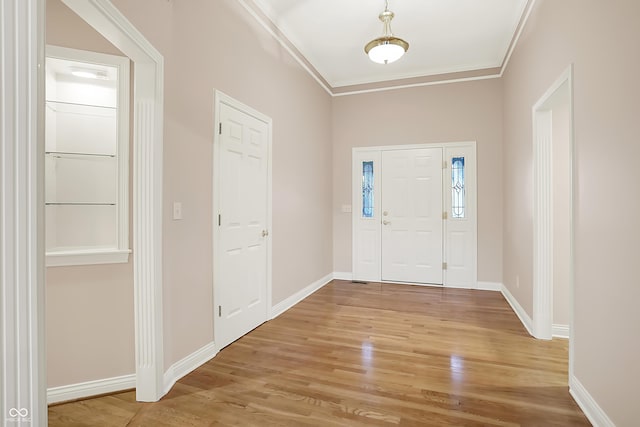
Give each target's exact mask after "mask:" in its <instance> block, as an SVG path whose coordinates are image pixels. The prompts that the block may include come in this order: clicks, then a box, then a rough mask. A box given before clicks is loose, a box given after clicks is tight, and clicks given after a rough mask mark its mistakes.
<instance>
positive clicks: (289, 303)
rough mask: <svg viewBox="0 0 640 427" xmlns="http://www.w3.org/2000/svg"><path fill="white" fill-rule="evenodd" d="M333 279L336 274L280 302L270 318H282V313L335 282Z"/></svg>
mask: <svg viewBox="0 0 640 427" xmlns="http://www.w3.org/2000/svg"><path fill="white" fill-rule="evenodd" d="M333 277H334V273H329V274H327V275H326V276H324V277H323V278H322V279H320V280H316V281H315V282H313V283H312V284H310V285H309V286H307V287H306V288H304V289H301V290H299V291H298V292H296V293H295V294H293V295H291V296H290V297H289V298H286V299H285V300H283V301H280V302H279V303H278V304H276V305H274V306H273V307H271V316H270V318H271V319H275V318H276V317H278V316H280V315H281V314H282V313H284V312H285V311H287V310H289V309H290V308H291V307H293V306H294V305H296V304H297V303H299V302H300V301H302V300H303V299H305V298H306V297H308V296H309V295H311V294H312V293H314V292H315V291H317V290H318V289H320V288H322V287H323V286H325V285H326V284H328V283H329V282H331V281H332V280H333Z"/></svg>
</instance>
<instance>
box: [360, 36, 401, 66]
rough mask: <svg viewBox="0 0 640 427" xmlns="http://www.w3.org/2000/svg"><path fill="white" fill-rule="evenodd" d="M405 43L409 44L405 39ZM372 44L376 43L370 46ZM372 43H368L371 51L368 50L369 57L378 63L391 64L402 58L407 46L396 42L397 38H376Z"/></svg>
mask: <svg viewBox="0 0 640 427" xmlns="http://www.w3.org/2000/svg"><path fill="white" fill-rule="evenodd" d="M398 40H399V39H398ZM374 42H375V43H374ZM403 43H404V44H405V45H407V43H406V42H404V41H403ZM370 44H374V45H373V46H372V47H369V45H370ZM370 44H369V45H367V47H369V51H368V52H367V54H368V55H369V59H371V60H372V61H373V62H376V63H378V64H390V63H392V62H395V61H397V60H398V59H400V58H401V57H402V55H404V53H405V51H406V47H404V46H403V45H401V44H400V43H396V40H394V39H391V40H380V39H376V40H374V41H373V42H371V43H370ZM407 47H408V45H407ZM365 50H366V49H365Z"/></svg>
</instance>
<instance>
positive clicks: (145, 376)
mask: <svg viewBox="0 0 640 427" xmlns="http://www.w3.org/2000/svg"><path fill="white" fill-rule="evenodd" d="M62 2H63V3H64V4H65V5H66V6H67V7H69V8H70V9H71V10H72V11H73V12H75V13H76V14H77V15H78V16H79V17H80V18H82V19H83V20H84V21H85V22H86V23H87V24H89V25H90V26H91V27H93V28H94V29H95V30H96V31H97V32H98V33H99V34H101V35H102V36H103V37H104V38H105V39H106V40H108V41H109V42H110V43H112V44H113V45H114V46H115V47H116V48H117V49H119V50H120V51H121V52H122V53H123V54H124V55H125V56H127V57H129V58H130V59H131V61H132V62H133V64H134V67H135V71H134V73H133V88H134V90H133V99H134V101H133V111H134V114H133V129H134V132H133V141H132V143H133V186H132V187H133V199H132V200H133V227H132V235H133V239H132V241H133V252H132V258H133V282H134V285H133V287H134V294H135V295H134V301H135V302H134V316H135V326H134V328H135V353H136V357H135V359H136V367H135V370H136V378H135V385H136V399H137V400H139V401H157V400H158V399H160V397H162V395H163V394H164V393H165V390H164V361H163V349H164V347H163V329H162V317H163V310H162V209H163V206H162V147H163V145H162V135H163V85H164V74H163V57H162V55H160V53H159V52H158V51H157V50H156V49H155V48H154V47H153V46H152V45H151V44H150V43H149V42H148V41H147V40H146V39H145V38H144V36H143V35H142V34H141V33H140V32H139V31H138V30H137V29H136V28H135V27H134V26H133V25H132V24H131V23H130V22H129V21H128V20H127V19H126V18H125V17H124V16H123V15H122V13H121V12H120V11H119V10H118V9H117V8H116V7H115V6H114V5H113V4H112V3H111V2H110V1H109V0H92V1H86V0H62ZM39 232H42V230H39ZM39 315H40V316H43V315H44V313H40V314H39ZM103 392H104V391H103ZM88 393H89V394H94V393H91V391H88Z"/></svg>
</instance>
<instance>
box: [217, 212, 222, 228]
mask: <svg viewBox="0 0 640 427" xmlns="http://www.w3.org/2000/svg"><path fill="white" fill-rule="evenodd" d="M221 225H222V215H220V214H218V227H220V226H221Z"/></svg>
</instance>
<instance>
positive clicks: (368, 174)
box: [362, 162, 373, 218]
mask: <svg viewBox="0 0 640 427" xmlns="http://www.w3.org/2000/svg"><path fill="white" fill-rule="evenodd" d="M362 217H363V218H373V162H362Z"/></svg>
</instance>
